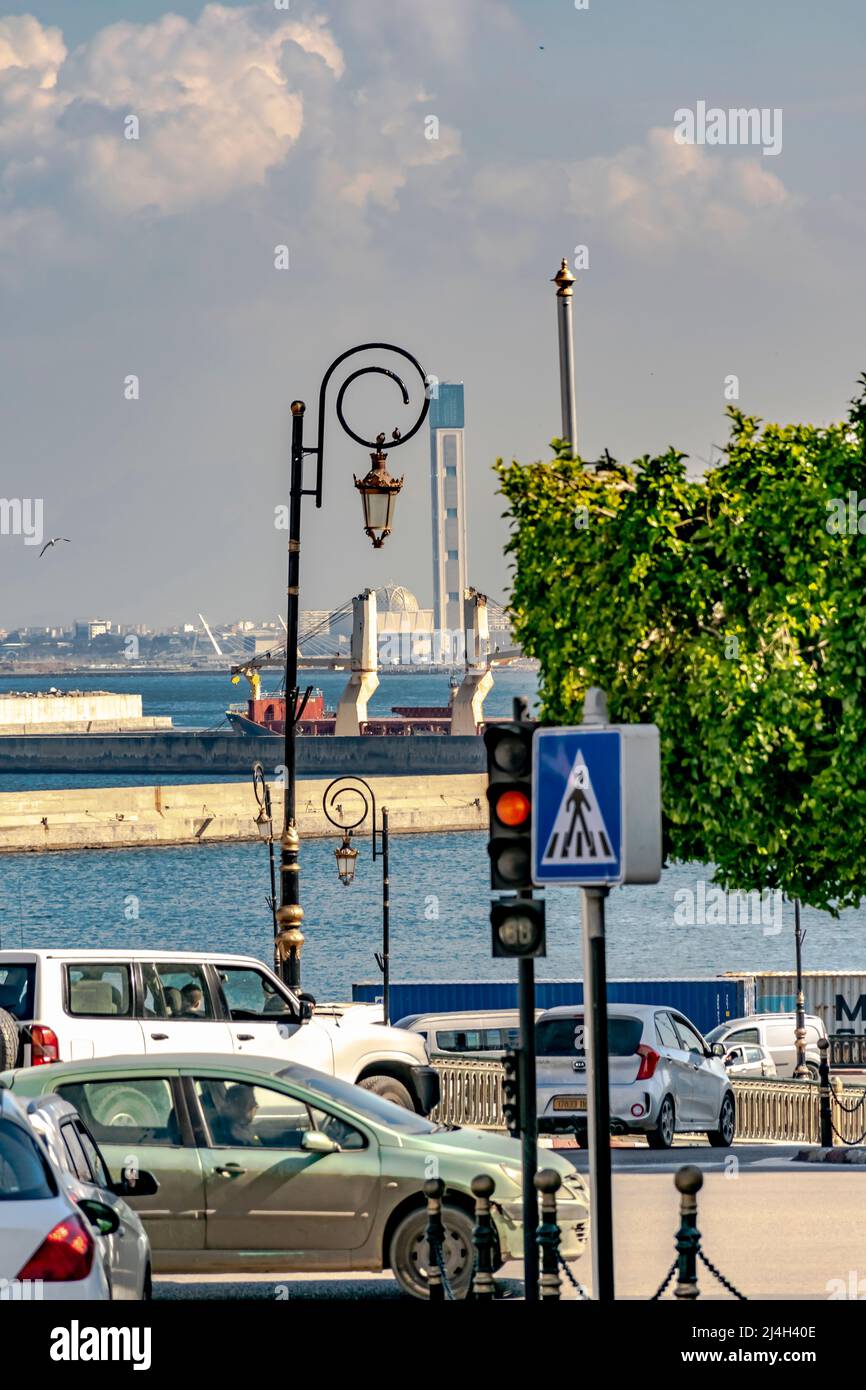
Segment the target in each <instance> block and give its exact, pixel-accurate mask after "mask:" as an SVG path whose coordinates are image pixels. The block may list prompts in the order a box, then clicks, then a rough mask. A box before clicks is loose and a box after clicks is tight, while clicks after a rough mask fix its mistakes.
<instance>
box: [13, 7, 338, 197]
mask: <svg viewBox="0 0 866 1390" xmlns="http://www.w3.org/2000/svg"><path fill="white" fill-rule="evenodd" d="M297 59H300V60H301V66H300V68H299V65H298V62H297ZM344 66H345V65H344V61H343V57H342V54H341V52H340V49H339V48H338V46H337V44H336V42H335V40H334V39H333V37H332V36H331V34H330V32H329V30H328V28H327V27H326V25H325V24H324V23H323V22H321V21H316V22H308V23H304V22H298V21H295V20H293V19H290V18H287V17H286V16H284V15H280V14H279V13H278V12H276V11H272V12H270V13H269V14H266V13H265V12H264V11H262V12H257V11H253V10H234V9H229V8H227V7H225V6H222V5H207V6H206V7H205V9H204V10H203V11H202V13H201V15H200V17H199V18H198V20H197V21H196V22H195V23H190V22H189V21H188V20H186V19H183V18H181V17H179V16H177V15H164V16H163V17H162V18H160V19H158V20H157V21H155V22H154V23H152V24H141V25H139V24H128V23H120V24H112V25H110V26H108V27H107V28H105V29H102V30H100V31H98V32H97V33H96V34H95V36H94V37H93V39H92V40H90V41H89V42H88V43H85V44H83V45H82V46H81V47H80V48H79V49H77V50H76V51H75V52H74V53H72V54H71V55H67V53H66V49H65V47H64V45H63V42H62V36H61V35H60V33H59V31H58V30H56V29H46V28H43V26H42V25H40V24H39V23H38V22H37V21H36V20H34V19H32V18H30V17H24V18H12V19H3V20H0V102H2V109H3V113H4V117H5V120H4V129H3V133H2V135H0V151H2V153H3V155H4V157H5V161H6V169H5V171H4V177H3V186H4V188H5V190H6V192H7V194H11V193H14V192H15V191H16V190H17V191H19V192H21V193H22V194H25V195H27V196H32V189H31V188H30V187H29V185H32V184H41V183H42V182H43V180H45V178H46V176H49V177H52V178H53V180H54V186H55V192H56V189H57V187H58V186H59V187H62V186H63V185H64V182H65V181H69V180H71V183H72V186H73V190H74V191H75V192H76V193H77V194H78V195H80V196H81V197H83V198H84V199H85V200H86V201H89V202H94V203H96V204H97V205H98V206H101V207H103V208H107V209H109V210H111V211H115V212H121V213H127V212H136V211H139V210H142V209H145V208H148V209H155V210H157V211H158V212H162V213H175V212H178V211H182V210H184V209H186V208H189V207H192V206H195V205H197V204H200V203H203V202H204V203H207V202H212V201H214V200H217V199H220V198H222V197H224V196H225V195H227V194H229V193H232V192H235V191H237V190H239V189H244V188H249V187H253V186H256V185H259V184H261V183H262V182H263V181H264V180H265V178H266V177H267V175H268V173H269V171H271V170H272V169H274V168H275V167H277V166H278V165H279V164H281V163H282V162H283V160H284V159H285V158H286V156H287V154H288V153H289V151H290V150H291V148H292V146H293V145H294V144H295V142H296V141H297V140H298V138H299V136H300V134H301V130H302V128H303V124H304V103H303V97H302V94H301V92H300V90H299V83H298V76H299V73H300V74H309V75H310V77H311V80H312V81H315V80H316V77H317V75H318V72H321V73H324V72H327V73H328V74H330V77H331V78H332V79H336V78H339V77H341V76H342V74H343V72H344ZM314 69H315V70H317V71H314ZM127 115H134V116H136V117H137V118H138V121H139V126H140V138H139V139H138V140H129V139H126V138H125V137H124V120H125V117H126V116H127Z"/></svg>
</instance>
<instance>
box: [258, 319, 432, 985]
mask: <svg viewBox="0 0 866 1390" xmlns="http://www.w3.org/2000/svg"><path fill="white" fill-rule="evenodd" d="M359 352H387V353H394V354H396V355H397V356H398V357H402V358H403V359H404V361H405V362H408V363H409V364H410V366H411V367H412V368H413V369H414V370H415V371H416V372H417V373H418V376H419V377H420V379H421V383H422V386H423V388H424V399H423V403H422V405H421V408H420V410H419V412H418V415H417V418H416V419H415V422H414V424H413V425H412V427H411V429H409V430H407V431H406V432H405V433H401V431H400V430H399V429H394V430H392V432H391V438H390V441H387V442H386V438H385V434H384V432H382V433H380V434H378V435H377V436H376V438H375V439H365V438H364V436H363V435H360V434H356V433H355V431H354V430H353V429H352V428H351V427H350V425H349V424H348V423H347V421H346V417H345V415H344V413H343V401H344V398H345V395H346V391H347V390H348V388H349V387H350V386H351V385H352V383H353V382H355V381H357V380H358V378H359V377H363V376H371V375H373V376H384V377H387V378H388V380H389V381H392V382H394V384H395V385H396V386H397V387H398V389H399V391H400V395H401V397H402V400H403V404H404V405H408V404H409V399H410V398H409V392H408V391H407V389H406V386H405V383H404V382H403V380H402V378H401V377H399V376H398V375H397V373H396V372H393V371H391V370H390V368H388V367H381V366H378V365H373V366H368V367H359V368H358V369H357V370H356V371H354V372H350V374H349V375H348V376H347V377H346V379H345V380H344V382H343V384H342V386H341V387H340V390H339V392H338V393H337V400H336V403H335V407H334V409H335V413H336V416H337V419H338V421H339V423H340V425H341V427H342V429H343V430H344V431H345V433H346V434H347V435H348V436H349V438H350V439H354V440H355V442H356V443H357V444H360V445H361V446H362V447H363V448H365V449H369V450H370V451H371V461H372V468H371V469H370V470H369V471H368V473H367V474H366V475H365V477H363V478H361V479H360V480H359V479H358V478H357V477H356V478H355V480H354V481H355V486H356V488H357V489H358V491H359V492H360V494H361V502H362V505H363V508H364V531H365V533H366V534H367V535H368V536H369V537H370V539H371V540H372V542H373V545H374V546H375V547H376V549H379V548H380V547H381V545H382V543H383V541H384V540H385V537H386V536H387V535H389V533H390V531H391V526H392V523H393V519H394V503H395V500H396V497H397V493H398V492H399V491H400V488H401V487H402V485H403V480H402V478H401V479H399V481H398V480H397V479H396V478H392V477H391V476H390V474H389V473H388V470H387V467H386V460H387V451H388V450H389V449H397V448H399V447H400V446H401V445H403V444H408V442H409V440H410V439H411V438H412V437H413V436H414V435H415V434H417V432H418V430H419V429H420V428H421V426H422V425H423V423H424V421H425V419H426V418H427V411H428V410H429V409H430V399H429V396H428V394H427V376H426V374H425V372H424V369H423V367H422V366H421V364H420V362H419V361H418V359H417V358H415V357H413V356H412V354H411V352H407V351H406V349H405V348H401V347H396V346H395V345H394V344H393V343H362V344H360V345H359V346H358V347H353V348H349V349H348V351H347V352H343V353H341V354H340V356H339V357H337V358H335V360H334V361H333V362H332V363H331V365H330V367H329V368H328V370H327V371H326V373H325V375H324V377H323V378H322V383H321V386H320V387H319V405H318V437H317V440H316V443H315V444H314V445H309V446H308V445H305V444H304V415H305V412H306V406H305V404H304V402H303V401H292V454H291V471H290V478H289V543H288V550H289V566H288V570H289V572H288V586H287V597H288V606H287V621H286V672H285V680H284V686H285V705H286V712H285V720H284V729H283V738H284V744H283V761H284V764H285V774H284V776H285V795H284V799H283V833H282V836H281V838H280V906H279V908H278V909H277V914H276V919H277V938H276V950H277V958H278V960H279V970H280V975H281V977H282V979H283V980H284V981H285V983H286V984H288V985H290V986H293V987H294V988H298V987H299V986H300V983H301V949H302V947H303V944H304V933H303V931H302V929H301V924H302V922H303V920H304V910H303V908H302V907H301V895H300V881H299V877H300V873H299V870H300V866H299V863H298V858H299V850H300V839H299V836H298V827H297V811H296V775H295V732H296V727H297V723H298V720H299V719H300V718H301V716H302V714H303V712H304V707H305V705H306V703H307V700H308V698H309V695H310V689H309V688H308V689H307V690H306V691H305V692H304V693H303V695H301V692H300V690H299V689H298V621H299V614H300V602H299V595H300V587H299V585H300V569H301V500H302V498H304V497H315V499H316V506H317V507H321V505H322V474H323V465H324V439H325V405H326V401H327V393H328V387H329V385H330V382H331V378H332V376H333V375H334V373H335V372H336V371H337V369H338V368H339V367H341V366H342V364H343V363H344V362H345V361H346V359H347V358H349V357H354V356H355V355H356V354H357V353H359ZM308 454H312V455H313V456H314V458H315V460H316V482H315V487H305V486H304V459H305V457H306V456H307V455H308Z"/></svg>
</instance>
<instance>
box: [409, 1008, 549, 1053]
mask: <svg viewBox="0 0 866 1390" xmlns="http://www.w3.org/2000/svg"><path fill="white" fill-rule="evenodd" d="M542 1012H543V1010H541V1009H536V1011H535V1017H536V1019H538V1018H540V1016H541V1014H542ZM397 1027H398V1028H408V1029H410V1031H411V1032H413V1033H420V1034H421V1035H422V1036H423V1038H424V1040H425V1041H426V1043H427V1051H428V1052H429V1053H430V1056H431V1057H432V1056H434V1055H436V1054H441V1053H444V1054H447V1055H449V1056H450V1055H452V1054H453V1055H454V1060H455V1061H459V1060H460V1059H461V1058H474V1059H475V1060H476V1061H486V1062H495V1061H497V1060H498V1059H499V1058H500V1057H501V1056H502V1054H503V1053H504V1052H505V1051H506V1049H508V1048H510V1047H517V1046H518V1045H519V1043H520V1014H519V1013H518V1011H517V1009H475V1010H473V1011H472V1012H471V1013H470V1012H464V1013H453V1014H446V1013H442V1014H407V1015H406V1017H405V1018H401V1019H400V1021H399V1023H398V1024H397Z"/></svg>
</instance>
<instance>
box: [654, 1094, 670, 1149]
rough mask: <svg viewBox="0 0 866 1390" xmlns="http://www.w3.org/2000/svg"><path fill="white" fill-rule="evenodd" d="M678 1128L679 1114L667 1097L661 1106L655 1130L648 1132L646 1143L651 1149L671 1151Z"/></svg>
mask: <svg viewBox="0 0 866 1390" xmlns="http://www.w3.org/2000/svg"><path fill="white" fill-rule="evenodd" d="M676 1128H677V1112H676V1108H675V1106H674V1103H673V1100H672V1099H671V1097H670V1096H665V1098H664V1100H663V1101H662V1103H661V1105H660V1106H659V1117H658V1119H657V1120H656V1123H655V1128H654V1129H648V1130H647V1131H646V1141H647V1143H648V1144H649V1146H650V1148H651V1149H669V1148H671V1146H672V1145H673V1142H674V1134H675V1133H676Z"/></svg>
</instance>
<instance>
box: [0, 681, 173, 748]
mask: <svg viewBox="0 0 866 1390" xmlns="http://www.w3.org/2000/svg"><path fill="white" fill-rule="evenodd" d="M171 726H172V725H171V720H170V719H169V718H167V717H165V718H164V717H161V716H156V715H142V712H141V696H140V695H133V694H129V695H118V694H114V693H112V692H110V691H107V690H53V689H52V690H47V691H44V692H43V691H20V692H16V691H9V692H6V693H0V737H5V736H7V735H10V734H26V735H30V734H34V733H36V734H89V733H90V732H98V733H105V734H108V733H122V732H129V733H145V732H146V733H150V732H153V731H155V730H157V729H170V728H171Z"/></svg>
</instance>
